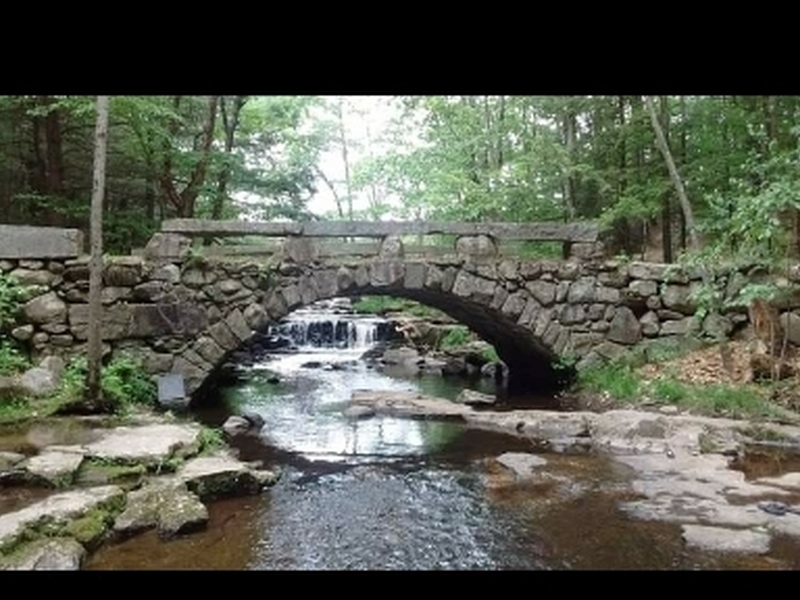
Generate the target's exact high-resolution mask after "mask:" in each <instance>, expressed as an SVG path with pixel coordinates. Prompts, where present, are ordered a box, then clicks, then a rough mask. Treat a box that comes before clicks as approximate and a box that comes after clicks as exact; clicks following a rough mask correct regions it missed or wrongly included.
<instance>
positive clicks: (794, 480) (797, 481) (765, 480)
mask: <svg viewBox="0 0 800 600" xmlns="http://www.w3.org/2000/svg"><path fill="white" fill-rule="evenodd" d="M756 483H759V484H762V485H769V486H775V487H778V488H783V489H786V490H792V491H800V473H797V472H793V473H784V474H783V475H781V476H780V477H761V478H760V479H756Z"/></svg>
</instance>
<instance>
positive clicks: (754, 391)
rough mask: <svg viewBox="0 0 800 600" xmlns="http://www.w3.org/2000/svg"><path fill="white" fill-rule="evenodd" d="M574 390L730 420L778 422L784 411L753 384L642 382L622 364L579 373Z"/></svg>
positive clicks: (672, 380)
mask: <svg viewBox="0 0 800 600" xmlns="http://www.w3.org/2000/svg"><path fill="white" fill-rule="evenodd" d="M578 389H581V390H585V391H588V392H594V393H607V394H608V395H609V396H611V397H612V398H614V399H615V400H625V401H634V403H636V402H641V401H650V402H652V401H656V402H658V403H663V404H673V405H675V406H678V407H680V408H683V409H685V410H689V411H690V412H693V413H695V414H702V415H708V416H717V417H729V418H733V419H743V418H767V419H771V418H772V419H774V418H782V417H784V416H785V411H784V410H782V409H781V408H780V407H778V406H776V405H774V404H772V403H770V402H769V401H768V400H767V399H766V395H767V393H766V391H765V390H764V389H761V388H760V387H759V386H758V385H756V384H748V385H741V386H734V385H726V384H711V385H699V384H690V383H684V382H682V381H679V380H678V379H676V378H675V377H671V376H664V377H659V378H658V379H654V380H652V381H649V382H648V381H644V380H642V378H641V377H640V376H639V375H638V374H637V373H636V372H635V371H634V369H633V368H631V367H630V366H629V365H625V364H619V363H617V364H607V365H603V366H601V367H595V368H592V369H587V370H585V371H582V372H581V373H579V376H578Z"/></svg>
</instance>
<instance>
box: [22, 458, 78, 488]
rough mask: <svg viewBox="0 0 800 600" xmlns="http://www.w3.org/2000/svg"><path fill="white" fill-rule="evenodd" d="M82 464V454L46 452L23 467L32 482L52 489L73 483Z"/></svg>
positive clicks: (31, 459) (30, 459)
mask: <svg viewBox="0 0 800 600" xmlns="http://www.w3.org/2000/svg"><path fill="white" fill-rule="evenodd" d="M82 462H83V454H82V453H80V452H69V451H61V450H46V451H45V452H42V453H41V454H37V455H36V456H32V457H31V458H29V459H28V460H27V462H26V463H25V465H24V466H25V469H26V470H27V471H28V473H29V474H30V475H32V476H33V479H34V481H41V482H44V483H45V484H46V485H51V486H53V487H66V486H68V485H70V484H71V483H72V482H73V480H74V478H75V472H76V471H77V470H78V467H80V465H81V463H82Z"/></svg>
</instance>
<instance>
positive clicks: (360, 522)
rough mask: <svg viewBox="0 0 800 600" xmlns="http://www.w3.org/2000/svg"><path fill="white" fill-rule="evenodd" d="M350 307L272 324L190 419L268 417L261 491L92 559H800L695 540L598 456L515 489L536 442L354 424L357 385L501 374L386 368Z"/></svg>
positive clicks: (461, 430) (580, 564) (273, 562)
mask: <svg viewBox="0 0 800 600" xmlns="http://www.w3.org/2000/svg"><path fill="white" fill-rule="evenodd" d="M342 306H343V305H342V304H327V305H324V306H322V307H315V308H311V309H308V310H304V311H298V312H296V313H294V314H293V315H291V316H290V317H289V318H287V319H286V320H285V321H284V322H283V323H282V324H281V325H280V326H278V327H276V328H275V329H274V330H273V331H272V332H271V333H272V334H273V335H275V336H283V337H284V340H285V341H290V342H291V346H293V347H292V348H287V349H284V350H282V351H280V352H274V353H271V354H270V355H268V356H266V357H265V358H264V359H263V360H260V361H258V362H256V363H255V364H254V365H252V366H251V367H248V368H247V369H246V371H245V374H246V378H245V380H244V381H243V382H241V383H238V384H236V385H233V386H230V387H228V388H224V389H222V390H220V394H221V400H222V401H221V402H219V403H217V405H216V406H215V407H213V408H205V409H198V410H197V412H196V417H197V418H198V419H199V420H201V421H203V422H204V423H206V424H208V425H212V426H220V425H221V424H222V423H223V422H224V421H225V419H226V418H227V417H228V416H230V415H231V414H236V413H240V412H242V411H250V412H257V413H259V414H261V415H262V416H263V417H264V419H265V421H266V426H265V427H264V429H263V431H262V432H261V434H260V435H259V436H253V435H246V436H238V437H236V438H233V440H232V444H233V445H234V446H235V447H236V448H237V449H238V450H239V452H240V457H241V458H242V459H244V460H261V461H264V463H265V464H267V465H268V466H276V467H278V468H280V470H281V472H282V477H281V479H280V481H279V482H278V484H277V485H276V486H274V487H273V488H271V489H269V490H268V491H266V492H264V493H263V494H261V495H260V496H251V497H246V498H236V499H228V500H222V501H217V502H214V503H212V504H211V505H210V507H209V512H210V521H209V525H208V528H207V529H206V530H205V531H202V532H199V533H195V534H191V535H188V536H183V537H179V538H177V539H174V540H170V541H161V540H159V538H158V537H157V535H156V534H155V532H148V533H144V534H141V535H138V536H136V537H133V538H131V539H128V540H125V541H123V542H120V543H111V544H107V545H105V546H103V547H102V548H100V549H99V550H98V551H97V552H95V553H94V554H93V555H92V556H91V557H90V558H89V560H88V562H87V564H86V568H88V569H97V570H100V569H251V570H268V569H291V570H295V569H356V570H358V569H412V570H420V569H526V570H546V569H698V568H702V569H709V568H796V567H797V565H796V560H797V559H796V558H795V556H794V552H795V550H794V548H795V546H793V545H791V544H790V545H787V546H786V547H785V548H784V547H783V546H782V545H781V543H777V544H774V547H773V549H772V551H771V552H770V554H769V555H766V556H754V555H727V554H721V553H712V552H703V551H698V550H689V549H687V548H686V547H685V544H684V542H683V540H682V538H681V529H680V526H678V525H675V524H669V523H661V522H648V521H637V520H633V519H631V518H629V517H627V516H626V515H624V514H623V513H622V512H621V511H619V510H617V509H616V504H617V503H618V502H620V501H624V500H631V499H633V498H635V497H636V496H635V495H634V494H633V493H632V492H631V490H630V486H629V480H630V472H629V471H628V470H627V467H624V466H623V465H621V464H620V463H618V462H615V461H613V460H611V459H609V458H606V457H603V456H596V455H591V456H589V455H564V454H546V455H543V456H545V458H546V459H547V465H546V466H545V467H544V470H545V472H546V474H547V478H546V479H545V480H538V483H536V484H535V485H514V484H511V485H509V484H508V482H507V481H505V480H504V479H503V473H502V472H501V471H502V469H500V468H499V467H498V465H497V463H495V462H494V461H493V460H492V459H493V458H494V457H497V456H498V455H500V454H502V453H504V452H539V450H537V449H535V448H533V447H532V445H531V442H529V441H528V440H525V439H520V438H517V437H514V436H510V435H504V434H498V433H491V432H487V431H480V430H474V429H468V428H466V427H465V426H463V425H462V424H460V423H457V422H447V421H440V420H408V419H398V418H390V417H380V416H377V417H372V418H368V419H358V420H356V419H347V418H346V417H345V416H344V415H343V411H344V409H345V408H346V407H347V405H348V401H349V399H350V395H351V393H352V391H353V390H355V389H371V390H417V391H420V392H422V393H425V394H429V395H433V396H439V397H444V398H450V399H453V398H455V397H456V396H457V395H458V393H459V392H460V391H461V390H462V389H463V388H464V387H471V388H472V389H477V390H478V391H482V392H484V393H492V392H493V391H494V390H493V385H494V384H493V383H492V381H491V380H478V381H474V382H470V383H467V382H464V381H461V380H454V379H448V378H443V377H441V376H435V375H420V374H418V373H408V372H405V373H403V372H398V371H382V370H380V369H378V368H375V367H372V366H370V365H369V364H368V363H367V362H365V361H364V360H362V359H361V358H360V357H361V356H362V355H363V354H364V352H365V351H367V350H369V349H371V348H372V347H373V346H374V345H375V344H376V343H379V342H380V341H381V337H383V336H384V335H385V330H386V327H385V322H384V321H382V320H381V319H378V318H376V317H362V316H356V315H353V314H349V313H348V312H347V311H346V310H345V309H343V308H342Z"/></svg>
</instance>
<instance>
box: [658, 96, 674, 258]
mask: <svg viewBox="0 0 800 600" xmlns="http://www.w3.org/2000/svg"><path fill="white" fill-rule="evenodd" d="M659 109H660V112H661V127H662V128H663V130H664V139H665V140H666V142H667V145H669V126H670V122H669V121H670V119H669V101H668V100H667V97H666V96H661V97H660V99H659ZM670 195H671V193H670V192H669V191H667V192H665V193H664V199H663V206H662V207H661V254H662V258H663V261H664V262H665V263H671V262H672V203H671V202H670Z"/></svg>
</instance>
